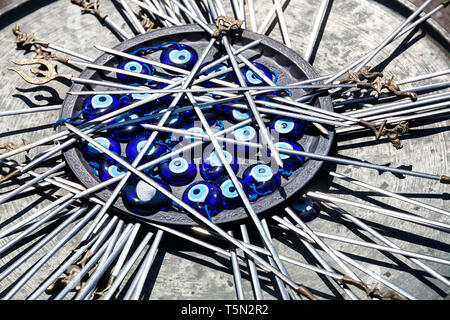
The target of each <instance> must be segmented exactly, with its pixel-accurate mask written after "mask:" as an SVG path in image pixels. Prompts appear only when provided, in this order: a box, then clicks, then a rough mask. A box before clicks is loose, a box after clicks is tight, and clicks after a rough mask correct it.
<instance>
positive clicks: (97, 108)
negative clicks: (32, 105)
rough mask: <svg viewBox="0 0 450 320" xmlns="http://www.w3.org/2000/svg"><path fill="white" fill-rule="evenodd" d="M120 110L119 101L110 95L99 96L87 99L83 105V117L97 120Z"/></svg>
mask: <svg viewBox="0 0 450 320" xmlns="http://www.w3.org/2000/svg"><path fill="white" fill-rule="evenodd" d="M119 108H120V102H119V100H118V99H117V98H116V97H114V96H112V95H109V94H97V95H95V96H92V97H89V98H87V99H86V100H85V101H84V103H83V110H84V111H83V115H84V116H85V117H86V118H87V119H88V120H92V119H96V118H98V117H101V116H103V115H105V114H108V113H110V112H113V111H115V110H117V109H119Z"/></svg>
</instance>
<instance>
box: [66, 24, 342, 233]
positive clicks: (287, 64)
mask: <svg viewBox="0 0 450 320" xmlns="http://www.w3.org/2000/svg"><path fill="white" fill-rule="evenodd" d="M212 27H214V26H212ZM209 39H210V36H209V34H207V33H206V32H204V31H203V29H202V28H201V27H200V26H197V25H188V26H175V27H170V28H164V29H160V30H156V31H153V32H149V33H146V34H144V35H140V36H137V37H135V38H133V39H130V40H127V41H124V42H123V43H121V44H120V45H118V46H116V47H115V49H116V50H120V51H124V52H132V51H134V50H136V49H138V48H142V47H152V46H157V45H159V44H161V43H164V42H168V41H176V42H180V43H182V44H187V45H189V46H191V47H193V48H194V49H195V50H196V51H197V53H198V54H199V55H200V54H201V52H202V50H203V49H204V48H205V47H206V45H207V44H208V42H209ZM258 39H261V40H262V41H261V44H260V45H259V46H258V47H256V48H255V49H253V50H248V51H246V52H245V54H244V55H245V56H246V57H247V58H250V60H251V61H254V62H259V63H261V64H263V65H265V66H267V67H268V68H269V69H271V70H273V71H275V72H276V73H277V75H278V82H277V84H280V85H283V84H284V85H287V84H290V83H294V82H298V81H302V80H305V79H314V78H317V77H318V76H317V74H316V73H315V72H314V70H313V68H312V67H311V66H310V65H309V64H308V63H307V62H305V61H304V60H303V59H302V58H301V56H300V55H299V54H297V53H296V52H294V51H293V50H291V49H289V48H287V47H286V46H284V45H283V44H282V43H279V42H278V41H275V40H272V39H270V38H269V37H265V36H262V35H259V34H255V33H252V32H249V31H244V32H243V33H242V34H239V35H238V36H236V37H233V47H234V48H235V49H238V48H239V47H241V46H244V45H247V44H248V43H250V42H252V41H254V40H258ZM160 54H161V53H160V51H156V52H154V53H151V54H149V55H148V56H147V57H148V58H149V59H153V60H156V61H159V56H160ZM225 54H226V52H225V50H224V49H223V48H222V49H219V46H216V47H214V48H213V49H212V50H211V52H210V53H209V55H208V57H207V58H206V59H205V62H210V61H213V60H214V59H217V58H218V57H221V56H223V55H225ZM119 58H120V57H119ZM120 62H122V60H118V58H116V57H115V56H113V55H110V54H103V55H101V56H100V57H99V58H98V59H97V60H96V61H95V64H99V65H106V66H111V67H117V65H118V64H119V63H120ZM112 77H115V74H114V73H107V74H103V75H101V74H99V72H97V71H95V70H89V69H87V70H85V71H84V72H83V73H81V75H80V78H83V79H96V80H101V79H102V78H103V79H108V78H109V79H111V78H112ZM92 89H94V90H102V89H106V90H107V88H104V87H103V88H102V87H100V86H92ZM82 90H88V89H86V86H83V85H80V84H75V85H73V86H72V88H71V91H82ZM304 93H306V91H300V90H296V92H295V95H294V96H293V98H294V99H295V98H298V97H299V96H301V95H303V94H304ZM85 99H87V97H86V96H73V95H68V96H67V97H66V99H65V100H64V104H63V109H62V111H61V118H67V117H70V116H73V115H74V114H77V113H78V112H79V111H80V110H81V109H82V104H83V101H84V100H85ZM315 106H316V107H320V108H323V109H326V110H332V104H331V99H330V98H329V97H328V96H325V97H321V98H319V99H317V101H316V103H315ZM199 125H201V124H199ZM225 126H227V123H225ZM333 135H334V134H333V132H330V135H329V136H328V137H326V136H323V135H320V134H318V131H317V130H314V129H312V130H308V133H307V134H305V135H304V136H303V137H301V138H300V139H299V140H298V143H300V145H301V146H303V148H304V149H305V150H306V151H309V152H315V153H319V154H327V153H328V151H329V149H330V146H331V142H332V138H333ZM125 147H126V144H122V152H123V151H124V150H125ZM208 150H209V151H211V150H212V149H211V148H207V151H206V152H208ZM64 156H65V158H66V160H67V163H68V165H69V166H70V167H71V169H72V170H73V172H74V173H75V175H76V176H77V177H78V178H79V179H80V181H81V183H83V184H84V185H85V186H87V187H92V186H95V185H96V184H98V183H99V182H101V181H100V180H99V179H98V178H97V177H96V176H95V175H94V174H93V171H92V168H91V167H90V166H89V164H88V162H87V161H86V160H85V159H84V158H83V155H82V154H81V152H80V150H79V149H78V148H76V147H75V148H72V149H70V150H68V151H66V152H65V153H64ZM196 160H198V161H200V160H201V159H196ZM247 160H248V159H247ZM320 165H321V162H320V161H313V160H308V161H306V163H305V164H304V165H303V166H302V167H301V168H300V169H298V170H296V171H295V172H294V173H293V174H292V175H291V176H290V177H289V178H288V179H284V178H283V179H282V184H281V187H280V188H279V189H278V190H277V191H275V192H273V193H272V194H270V195H267V196H264V197H261V198H260V199H258V200H257V201H255V202H253V203H252V206H253V208H254V210H255V212H256V213H260V212H263V211H265V210H269V209H271V208H273V207H274V206H276V205H279V204H280V203H282V202H283V201H285V200H286V199H288V198H289V197H290V196H292V195H293V194H294V193H295V192H298V191H299V190H301V189H302V188H303V186H304V185H305V184H306V183H307V182H308V181H309V180H310V179H311V178H312V177H313V176H314V174H315V173H316V172H317V170H318V169H319V167H320ZM246 167H248V164H247V165H245V166H244V165H240V168H239V172H238V176H239V177H240V176H241V175H242V173H243V171H244V169H245V168H246ZM197 171H200V170H197ZM198 180H203V178H202V177H201V176H200V173H198V174H197V177H196V181H198ZM171 188H172V191H173V194H174V195H175V196H177V197H178V198H179V199H181V197H182V194H183V192H184V190H185V189H186V188H187V186H182V187H174V186H171ZM111 194H112V192H111V190H109V189H106V190H103V191H101V192H98V193H97V194H96V195H97V196H98V197H99V198H100V199H102V200H105V201H106V200H107V199H109V198H110V196H111ZM114 205H115V207H116V208H118V209H120V210H122V211H124V212H126V213H127V214H131V215H133V216H136V217H138V218H140V219H143V220H144V221H145V220H147V221H154V222H160V223H169V224H178V225H191V224H196V222H195V221H194V220H193V219H192V218H191V217H190V216H189V215H186V214H184V213H180V212H179V211H176V210H167V211H160V212H157V213H155V214H152V215H148V216H142V215H136V214H134V213H132V212H131V211H129V210H127V208H125V206H124V205H123V202H122V199H121V198H118V200H117V201H116V202H115V204H114ZM246 217H247V213H246V211H245V210H244V208H238V209H235V210H224V211H222V212H220V213H219V214H217V215H216V216H214V217H213V218H212V220H213V222H214V223H217V224H219V223H224V222H231V221H236V220H239V219H243V218H246Z"/></svg>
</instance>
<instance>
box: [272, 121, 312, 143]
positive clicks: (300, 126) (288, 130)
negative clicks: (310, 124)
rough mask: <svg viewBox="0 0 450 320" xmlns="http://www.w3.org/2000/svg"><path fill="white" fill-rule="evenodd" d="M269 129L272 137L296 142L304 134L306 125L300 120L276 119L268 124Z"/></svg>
mask: <svg viewBox="0 0 450 320" xmlns="http://www.w3.org/2000/svg"><path fill="white" fill-rule="evenodd" d="M269 129H270V131H271V134H272V135H275V134H278V137H279V139H287V140H294V141H297V140H298V139H300V138H301V137H302V135H303V133H304V132H305V129H306V125H305V123H304V122H303V121H301V120H294V119H290V118H277V119H274V120H272V121H271V122H270V124H269Z"/></svg>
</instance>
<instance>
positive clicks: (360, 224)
mask: <svg viewBox="0 0 450 320" xmlns="http://www.w3.org/2000/svg"><path fill="white" fill-rule="evenodd" d="M326 205H327V207H329V208H332V209H333V211H334V212H337V213H339V214H340V215H342V216H343V217H345V218H347V219H349V220H350V221H352V222H353V223H354V224H356V225H357V226H358V227H360V228H362V229H364V230H366V231H367V232H369V233H370V234H371V235H372V236H374V237H375V238H377V239H378V240H380V241H382V242H383V243H385V244H386V245H387V246H389V247H391V248H394V249H400V247H399V246H397V245H396V244H394V243H393V242H391V241H390V240H388V239H387V238H385V237H383V236H382V235H381V234H380V233H378V232H377V231H375V230H374V229H373V228H371V227H369V226H368V225H367V224H365V223H364V222H362V221H361V220H360V219H358V218H356V217H355V216H353V215H351V214H349V213H347V212H346V211H344V210H343V209H341V208H339V207H338V206H336V205H335V204H333V203H326ZM407 259H408V260H409V261H411V262H413V263H414V264H416V265H417V266H419V267H420V268H421V269H423V270H424V271H425V272H427V273H428V274H430V275H431V276H433V277H434V278H436V279H438V280H440V281H441V282H442V283H444V284H445V285H447V286H450V281H449V280H448V279H447V278H445V277H443V276H442V275H441V274H439V273H438V272H436V271H435V270H433V269H431V268H430V267H428V266H427V265H425V264H424V263H423V262H421V261H419V260H417V259H416V258H408V257H407Z"/></svg>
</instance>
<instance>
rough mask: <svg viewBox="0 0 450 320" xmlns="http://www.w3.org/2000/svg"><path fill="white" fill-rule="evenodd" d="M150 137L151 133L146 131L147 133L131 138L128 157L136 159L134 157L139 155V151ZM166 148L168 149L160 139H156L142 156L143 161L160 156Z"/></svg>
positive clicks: (127, 150)
mask: <svg viewBox="0 0 450 320" xmlns="http://www.w3.org/2000/svg"><path fill="white" fill-rule="evenodd" d="M149 137H150V134H149V133H145V134H142V135H140V136H138V137H136V138H134V139H133V140H131V141H130V142H129V143H128V145H127V149H126V155H127V157H128V159H130V160H131V161H134V159H136V158H137V156H138V155H139V153H140V152H141V151H142V149H143V148H144V146H145V144H146V143H147V141H148V138H149ZM166 150H167V149H166V148H165V147H164V146H163V145H162V144H161V143H159V142H158V141H156V140H155V141H154V142H153V143H152V145H151V146H150V148H148V150H147V152H146V153H145V155H144V156H143V157H142V162H149V161H151V160H154V159H156V158H159V157H160V156H161V155H162V154H163V153H165V152H166Z"/></svg>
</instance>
